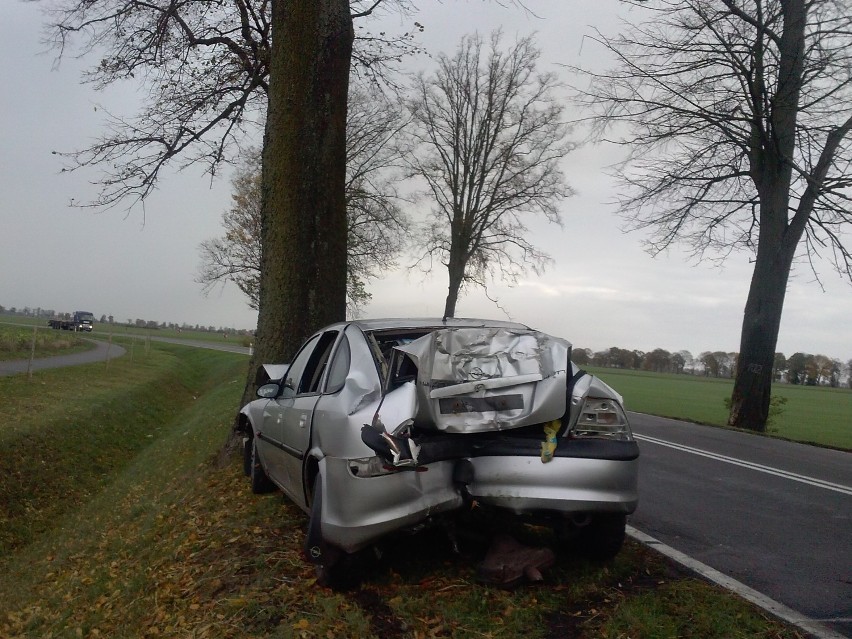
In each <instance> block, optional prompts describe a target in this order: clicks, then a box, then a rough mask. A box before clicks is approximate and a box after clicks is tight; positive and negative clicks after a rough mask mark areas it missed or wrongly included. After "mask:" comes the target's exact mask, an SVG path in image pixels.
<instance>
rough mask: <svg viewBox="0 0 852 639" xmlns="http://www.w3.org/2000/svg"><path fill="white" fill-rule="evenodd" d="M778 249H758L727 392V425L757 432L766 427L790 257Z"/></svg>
mask: <svg viewBox="0 0 852 639" xmlns="http://www.w3.org/2000/svg"><path fill="white" fill-rule="evenodd" d="M786 253H787V252H786V251H778V252H777V253H776V258H775V259H772V258H771V257H763V258H761V254H760V252H759V251H758V257H757V261H756V262H755V268H754V273H753V275H752V279H751V286H750V288H749V295H748V300H747V301H746V306H745V311H744V313H743V325H742V333H741V337H740V354H739V357H738V358H737V369H736V379H735V380H734V389H733V392H732V394H731V413H730V416H729V418H728V424H729V425H730V426H734V427H736V428H745V429H748V430H754V431H758V432H764V431H765V430H766V422H767V420H768V419H769V403H770V399H771V392H772V366H773V363H774V362H775V347H776V344H777V342H778V331H779V329H780V326H781V311H782V309H783V306H784V296H785V295H786V292H787V281H788V279H789V275H790V267H791V264H792V256H791V255H790V256H789V257H788V255H787V254H786Z"/></svg>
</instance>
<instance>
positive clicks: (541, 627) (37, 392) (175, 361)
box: [0, 344, 802, 639]
mask: <svg viewBox="0 0 852 639" xmlns="http://www.w3.org/2000/svg"><path fill="white" fill-rule="evenodd" d="M123 359H126V358H123ZM128 361H129V360H128ZM245 362H246V360H245V358H240V357H239V356H236V355H233V354H228V353H219V352H213V351H204V350H200V349H198V350H197V349H188V348H179V347H170V346H168V345H160V344H157V345H153V346H152V347H151V349H150V352H149V353H147V357H146V358H144V359H141V361H140V360H137V361H135V362H133V363H132V365H130V364H128V363H126V364H124V368H121V367H120V366H119V365H118V362H113V363H112V364H111V365H110V367H109V368H108V369H107V368H106V367H105V366H103V365H101V366H94V365H92V366H86V367H75V369H74V370H75V371H77V372H79V371H80V370H81V368H85V369H86V371H85V373H86V375H85V379H86V384H85V385H82V386H80V385H78V384H76V383H74V381H73V377H74V376H73V375H67V376H66V377H63V376H62V374H61V373H60V372H59V371H54V372H49V373H38V374H37V378H38V380H39V383H38V384H37V385H35V389H34V390H33V386H31V387H27V386H23V385H17V384H15V383H13V382H6V381H5V380H2V385H0V396H2V397H3V399H4V401H3V403H2V404H0V413H2V414H0V417H2V418H3V421H2V423H3V424H4V426H3V427H2V429H0V433H2V437H3V441H2V442H0V445H2V446H3V450H4V453H5V451H7V450H8V448H7V447H9V446H12V447H14V451H15V452H14V454H13V455H9V456H7V455H5V454H4V455H3V458H2V459H3V463H4V464H6V466H5V467H4V469H3V472H2V474H0V477H2V478H3V479H2V481H3V485H4V491H6V492H4V495H3V498H2V503H3V504H4V507H8V503H7V500H8V499H9V498H10V497H11V495H10V494H9V492H8V489H7V488H6V485H7V484H12V485H13V486H17V485H18V484H19V483H22V482H23V483H26V487H25V489H24V487H22V486H18V488H17V490H18V492H17V493H16V494H15V498H24V499H29V500H30V501H29V502H28V507H26V508H24V509H22V510H21V511H20V512H16V513H15V515H14V516H15V518H16V519H19V520H23V521H27V520H36V521H38V522H39V523H38V525H35V526H26V525H25V526H22V528H23V529H29V530H30V532H29V533H27V534H26V535H25V536H21V537H16V538H15V543H13V544H11V547H7V552H3V553H0V636H2V637H5V638H8V639H18V638H24V637H26V638H30V637H33V638H35V637H75V638H76V637H109V638H113V637H114V638H119V639H120V638H123V637H127V638H130V637H198V638H205V637H207V638H212V639H219V638H225V637H234V638H237V637H270V638H278V637H281V638H289V637H300V638H303V637H317V638H336V637H358V638H362V637H377V638H379V637H380V638H381V639H394V638H396V637H413V638H417V639H419V638H424V639H425V638H426V637H470V638H473V637H477V638H481V637H507V638H509V637H519V636H523V637H527V638H529V639H536V638H551V637H552V638H556V637H566V636H567V637H577V638H579V639H591V638H593V637H595V638H597V637H608V638H612V639H616V638H617V637H628V636H629V637H660V638H662V637H666V638H668V637H685V638H694V639H699V638H701V639H716V638H718V639H722V638H725V639H728V638H733V639H736V638H742V639H745V638H747V637H748V638H760V639H802V635H801V634H800V633H798V632H797V631H795V630H794V629H792V628H790V627H788V626H786V625H784V624H782V623H779V622H777V621H775V620H773V619H769V618H767V617H766V615H765V614H764V613H763V612H762V611H760V610H757V609H755V608H754V607H752V606H751V605H750V604H747V603H746V602H743V601H742V600H740V599H738V598H736V597H734V596H733V595H730V594H728V593H726V592H724V591H722V590H720V589H718V588H716V587H714V586H711V585H709V584H706V583H704V582H703V581H701V580H699V579H696V578H694V577H692V576H690V575H689V574H686V573H685V572H683V571H682V570H680V569H678V568H677V567H675V566H673V565H672V564H670V563H669V562H667V561H666V560H664V559H663V558H661V557H660V556H659V555H658V554H656V553H655V552H654V551H652V550H650V549H648V548H646V547H644V546H641V545H639V544H637V543H635V542H628V543H627V544H626V546H625V548H624V550H623V552H622V553H621V554H620V555H619V556H618V557H617V558H616V559H615V560H614V561H612V562H609V563H607V564H597V563H590V562H587V561H585V560H583V559H581V558H578V557H575V556H572V555H571V554H570V553H566V552H561V553H560V554H559V556H558V560H557V563H556V565H555V566H554V567H553V568H552V569H550V570H548V571H547V573H546V579H547V580H546V582H545V583H544V584H542V585H536V586H522V587H519V588H517V589H515V590H506V589H500V588H495V587H492V586H488V585H483V584H481V583H478V582H477V581H476V578H475V575H476V564H477V562H478V560H479V559H480V558H481V556H482V554H483V553H484V551H485V547H484V546H485V544H484V543H478V542H477V541H476V539H470V540H465V543H464V544H463V549H464V551H465V552H464V554H463V555H462V556H456V555H454V554H453V553H452V552H451V551H450V545H449V544H448V543H447V542H446V540H445V539H444V538H443V536H442V535H439V534H437V533H436V532H431V533H430V532H424V533H421V534H418V535H414V536H406V537H403V538H400V539H398V540H394V541H393V542H392V543H389V544H387V545H386V548H385V551H386V554H385V558H384V559H383V560H382V561H380V562H378V561H366V562H365V563H363V564H362V569H363V573H362V576H363V578H364V580H363V582H362V584H361V585H360V586H358V587H355V588H353V589H352V590H349V591H344V592H333V591H331V590H328V589H324V588H321V587H319V586H318V585H317V584H316V582H315V580H314V578H313V571H312V570H311V568H310V567H309V566H308V565H307V564H306V563H305V562H304V560H303V559H302V556H301V545H302V541H303V539H304V529H305V526H306V518H305V516H304V515H303V514H302V513H301V511H299V510H298V509H296V508H295V507H294V506H292V505H291V504H289V503H288V502H285V501H282V499H281V497H280V496H278V495H265V496H255V495H252V494H251V492H250V490H249V486H248V482H247V480H246V478H245V477H244V476H243V475H242V465H241V462H240V460H239V459H230V460H228V461H227V462H226V463H224V464H221V463H217V460H218V459H219V452H220V450H221V447H222V444H223V442H224V441H225V438H226V436H227V434H228V432H229V430H230V426H231V422H232V419H233V414H234V409H235V407H236V402H238V401H239V397H240V395H241V393H242V383H243V381H244V375H245ZM69 370H71V369H69ZM54 391H55V392H54ZM10 393H15V394H17V393H23V394H25V395H26V396H22V397H20V398H15V400H14V404H15V409H14V413H12V412H8V413H7V412H6V411H7V400H8V399H10V398H11V397H10ZM27 393H29V394H27ZM29 402H35V403H36V404H37V405H38V407H37V409H36V410H35V411H32V412H33V413H34V414H33V415H29V414H22V412H23V411H24V409H25V408H26V407H27V406H28V405H29ZM66 410H67V411H70V416H69V418H68V419H66V418H65V412H66ZM10 424H14V425H15V427H14V429H12V428H10ZM32 438H38V442H37V443H34V442H30V440H31V439H32ZM27 442H29V443H27ZM45 444H47V445H48V448H49V449H51V450H50V452H49V453H46V455H47V457H42V456H41V455H42V453H41V447H42V446H44V445H45ZM53 448H55V449H56V451H59V452H60V453H61V452H62V451H65V450H66V449H67V450H68V451H69V452H71V454H72V455H73V457H74V458H75V459H74V461H73V463H68V464H64V463H62V462H61V461H60V460H59V459H58V456H57V453H56V452H54V451H53V450H52V449H53ZM31 492H35V493H42V494H41V495H36V496H32V495H30V494H29V493H31ZM60 502H61V503H60ZM40 511H49V512H51V513H52V514H51V515H50V516H49V517H47V518H45V517H44V516H43V515H42V514H41V512H40ZM530 534H532V535H535V539H537V540H539V541H541V542H542V543H549V542H552V539H551V538H550V537H549V536H548V533H547V531H541V530H535V531H531V532H530Z"/></svg>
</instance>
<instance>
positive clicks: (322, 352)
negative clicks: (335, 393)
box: [296, 331, 337, 395]
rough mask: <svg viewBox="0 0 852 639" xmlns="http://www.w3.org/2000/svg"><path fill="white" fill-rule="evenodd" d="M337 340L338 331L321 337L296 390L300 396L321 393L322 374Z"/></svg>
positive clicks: (329, 332)
mask: <svg viewBox="0 0 852 639" xmlns="http://www.w3.org/2000/svg"><path fill="white" fill-rule="evenodd" d="M336 340H337V331H328V332H326V333H323V334H322V335H320V337H319V341H318V342H317V345H316V348H314V350H313V352H312V353H311V356H310V358H309V359H308V363H307V366H305V370H304V372H303V373H302V378H301V380H300V381H299V386H298V388H297V389H296V393H297V394H298V395H305V394H311V393H317V392H319V386H320V381H321V380H322V374H323V372H324V371H325V367H326V364H328V360H329V357H330V356H331V349H332V347H333V346H334V342H335V341H336Z"/></svg>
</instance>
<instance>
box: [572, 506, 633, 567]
mask: <svg viewBox="0 0 852 639" xmlns="http://www.w3.org/2000/svg"><path fill="white" fill-rule="evenodd" d="M626 528H627V516H626V515H623V514H617V513H606V514H600V515H595V516H593V517H592V521H591V522H590V523H589V524H588V525H586V526H583V527H582V528H580V530H579V534H578V535H577V539H576V543H577V546H578V549H579V550H580V552H581V553H582V554H584V555H585V556H587V557H589V558H590V559H594V560H597V561H606V560H608V559H612V558H613V557H615V556H616V555H617V554H618V553H619V551H620V550H621V547H622V546H623V545H624V537H625V530H626Z"/></svg>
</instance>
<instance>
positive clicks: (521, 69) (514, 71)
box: [407, 31, 571, 317]
mask: <svg viewBox="0 0 852 639" xmlns="http://www.w3.org/2000/svg"><path fill="white" fill-rule="evenodd" d="M501 37H502V36H501V33H500V32H499V31H498V32H495V33H493V34H492V35H491V39H490V41H489V43H488V44H487V45H486V44H485V43H483V40H482V38H481V37H480V36H479V35H472V36H466V37H465V38H464V39H463V40H462V42H461V44H460V46H459V48H458V51H457V52H456V53H455V55H454V56H453V57H452V58H450V57H447V56H445V55H441V56H439V57H438V70H437V71H436V72H435V74H434V75H432V76H429V77H426V76H424V75H422V74H421V75H420V76H418V77H417V79H416V81H415V85H414V95H413V97H412V98H411V99H410V101H409V102H408V107H409V110H410V112H411V116H412V120H413V126H412V127H411V133H410V135H411V140H412V147H411V153H410V155H408V156H407V157H408V158H409V164H410V168H411V175H412V176H418V177H420V178H422V179H423V180H425V182H426V185H427V194H428V196H429V198H430V200H431V201H432V204H433V206H434V208H433V210H432V216H431V221H430V222H429V223H428V224H427V225H426V226H425V227H424V229H423V231H424V233H423V238H424V239H423V245H424V246H425V253H424V255H423V256H422V257H421V259H420V260H419V262H418V263H419V264H420V265H421V266H423V267H425V269H426V270H430V269H431V268H432V263H433V260H438V261H439V262H440V263H442V264H443V265H444V266H446V267H447V271H448V275H449V287H448V293H447V300H446V305H445V309H444V315H445V316H447V317H452V316H453V315H454V314H455V311H456V302H457V300H458V295H459V292H460V291H461V290H462V289H463V288H464V287H465V286H466V285H479V286H482V287H485V286H486V278H487V277H489V276H490V277H495V276H497V275H498V274H499V275H500V276H502V277H504V278H506V279H508V280H509V281H514V280H515V279H516V278H517V277H518V276H519V275H520V274H522V273H524V272H525V271H526V269H528V268H529V269H532V270H533V271H535V272H539V270H540V269H541V268H543V267H544V265H545V263H546V262H547V261H548V256H547V255H545V254H544V253H542V252H541V251H539V250H538V249H537V248H536V247H534V246H533V245H532V244H531V243H530V242H529V241H528V240H527V239H526V237H525V235H526V232H527V227H526V224H525V219H526V217H528V216H529V215H530V214H535V213H538V214H541V215H543V216H544V217H545V218H546V219H547V220H548V221H550V222H556V223H558V222H559V220H560V217H559V211H558V208H557V204H558V202H559V201H560V200H561V199H562V198H563V197H566V196H568V195H570V192H571V191H570V189H569V188H568V187H567V186H566V185H565V181H564V177H563V174H562V172H561V170H560V168H559V161H560V160H561V159H562V157H564V156H565V154H566V153H568V151H569V150H570V149H571V145H570V144H568V143H567V142H566V141H565V138H566V135H567V128H566V125H565V124H564V122H563V121H562V108H561V106H560V105H559V103H558V102H557V101H556V98H555V97H554V89H555V88H556V86H557V85H556V78H555V76H554V75H552V74H546V73H538V72H537V71H536V65H537V62H538V58H539V51H538V49H537V48H536V47H535V45H534V43H533V40H532V38H530V37H527V38H522V39H520V40H518V41H517V42H516V43H515V44H514V46H512V47H510V48H508V49H507V50H503V48H502V42H501Z"/></svg>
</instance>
